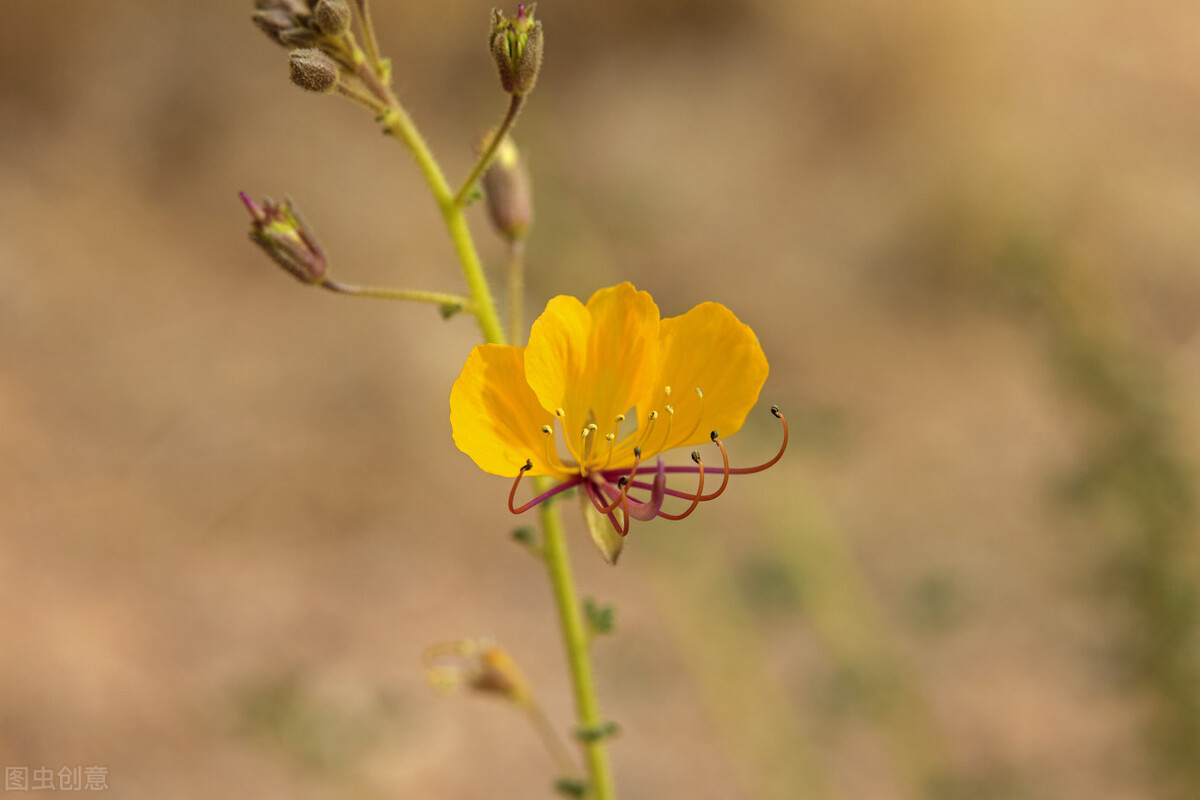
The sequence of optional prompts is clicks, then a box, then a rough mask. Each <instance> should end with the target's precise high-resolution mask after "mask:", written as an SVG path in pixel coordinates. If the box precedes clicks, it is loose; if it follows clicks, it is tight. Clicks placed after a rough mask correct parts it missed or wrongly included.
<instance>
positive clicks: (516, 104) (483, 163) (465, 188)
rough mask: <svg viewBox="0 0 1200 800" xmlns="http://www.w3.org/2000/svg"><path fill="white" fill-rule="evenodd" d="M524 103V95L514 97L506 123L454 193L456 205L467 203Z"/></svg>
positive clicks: (504, 122) (501, 124) (505, 117)
mask: <svg viewBox="0 0 1200 800" xmlns="http://www.w3.org/2000/svg"><path fill="white" fill-rule="evenodd" d="M524 102H525V97H524V96H523V95H516V94H514V95H513V96H512V101H511V102H509V104H508V113H507V114H505V115H504V121H503V122H501V123H500V127H499V128H497V129H496V132H495V133H494V134H493V135H492V140H491V141H490V142H488V146H487V148H486V149H485V150H484V151H483V153H482V154H481V155H480V156H479V160H478V161H476V162H475V166H473V167H471V172H470V173H469V174H468V175H467V178H466V180H464V181H463V182H462V186H460V187H458V191H457V192H455V193H454V205H456V206H462V205H463V203H464V202H466V199H467V194H468V193H469V192H470V191H471V188H472V187H473V186H475V184H476V183H477V182H478V181H479V176H480V175H482V174H483V173H484V170H486V169H487V168H488V165H489V164H491V163H492V159H493V158H495V156H496V151H497V150H499V149H500V143H501V142H503V141H504V137H505V135H506V134H507V133H508V132H509V130H511V129H512V126H513V123H514V122H516V121H517V114H519V113H521V106H522V104H524Z"/></svg>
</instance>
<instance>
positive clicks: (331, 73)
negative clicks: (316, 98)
mask: <svg viewBox="0 0 1200 800" xmlns="http://www.w3.org/2000/svg"><path fill="white" fill-rule="evenodd" d="M288 66H289V68H290V69H291V73H292V83H294V84H296V85H297V86H299V87H300V88H301V89H306V90H308V91H310V92H319V93H325V92H332V91H333V90H334V89H336V88H337V85H338V65H337V64H335V63H334V61H333V59H332V58H330V57H329V56H327V55H325V54H324V53H322V52H321V51H320V50H316V49H313V48H308V49H304V50H293V51H292V52H291V54H290V55H289V56H288Z"/></svg>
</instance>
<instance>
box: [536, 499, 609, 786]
mask: <svg viewBox="0 0 1200 800" xmlns="http://www.w3.org/2000/svg"><path fill="white" fill-rule="evenodd" d="M536 483H537V484H538V489H537V490H538V492H542V491H545V490H546V489H547V488H549V486H548V485H543V484H547V483H548V482H547V481H545V480H544V479H541V480H538V481H536ZM540 509H541V518H542V552H543V554H544V555H545V559H546V572H547V573H548V574H549V576H550V584H551V586H552V587H553V589H554V602H555V605H556V606H557V608H558V617H559V621H560V623H561V624H562V632H563V641H564V643H565V644H566V647H567V662H568V664H569V666H570V669H571V685H572V687H573V688H574V690H575V713H576V717H577V718H578V720H579V727H580V728H582V729H584V730H598V729H599V728H600V726H601V725H602V724H603V720H602V719H601V717H600V704H599V702H598V701H597V700H596V686H595V683H594V681H593V680H592V664H591V660H590V659H589V658H588V635H587V627H586V626H585V625H584V621H583V612H582V610H581V608H580V605H579V597H578V596H577V594H576V592H575V578H574V576H573V574H572V572H571V561H570V558H569V556H568V555H567V541H566V536H565V535H564V533H563V526H562V519H561V517H560V516H559V513H558V504H557V503H542V505H541V506H540ZM580 745H581V746H582V747H583V754H584V758H585V759H586V760H587V768H588V776H589V778H590V785H591V792H590V794H589V795H588V797H589V800H614V798H616V789H615V788H614V786H613V779H612V769H611V767H610V766H609V760H608V748H607V747H606V745H605V741H604V739H603V738H597V739H592V738H590V737H589V738H587V739H585V740H583V741H581V742H580Z"/></svg>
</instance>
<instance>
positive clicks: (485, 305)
mask: <svg viewBox="0 0 1200 800" xmlns="http://www.w3.org/2000/svg"><path fill="white" fill-rule="evenodd" d="M360 8H361V9H362V10H363V11H365V0H362V2H361V3H360ZM364 16H365V14H364ZM355 62H356V64H357V65H358V68H357V70H356V74H357V75H358V77H359V79H360V80H361V81H362V82H363V85H364V86H365V87H366V88H367V90H368V91H370V92H371V94H373V95H375V96H376V97H377V98H378V99H379V100H380V101H381V102H382V103H383V104H384V106H385V111H384V113H383V114H382V115H381V122H382V124H383V126H384V130H385V131H387V133H388V134H389V135H391V136H393V137H395V138H396V139H397V140H399V141H400V142H401V143H402V144H403V145H404V146H405V147H406V148H408V150H409V152H411V153H412V155H413V158H414V159H415V160H416V162H417V166H418V168H419V169H420V170H421V174H422V175H423V176H424V177H425V181H426V182H427V183H428V184H429V188H430V189H431V190H432V191H433V196H434V199H435V200H436V201H437V204H438V208H439V209H440V210H441V212H442V218H443V219H444V220H445V223H446V229H447V231H449V233H450V239H451V241H452V242H453V243H454V249H455V252H456V253H457V254H458V258H459V261H460V262H461V264H462V271H463V277H464V278H465V279H466V282H467V286H468V288H469V290H470V296H471V305H472V311H473V312H474V314H475V318H476V320H477V321H478V322H479V329H480V332H481V333H482V334H483V339H484V340H485V341H487V342H489V343H492V344H505V343H506V342H507V339H506V337H505V334H504V328H503V326H502V325H501V324H500V317H499V315H498V314H497V313H496V304H495V301H494V300H493V299H492V293H491V290H490V289H489V288H488V284H487V278H486V277H485V275H484V272H483V265H482V264H481V263H480V260H479V254H478V252H477V251H476V249H475V243H474V240H473V239H472V237H471V231H470V229H469V228H468V227H467V221H466V217H465V216H464V213H463V211H464V209H463V206H462V203H461V202H460V199H459V197H458V193H454V192H452V190H451V189H450V186H449V184H448V183H447V182H446V178H445V175H444V174H443V173H442V170H441V167H440V166H439V165H438V163H437V160H436V159H435V158H434V156H433V153H432V152H431V151H430V149H429V146H428V145H427V144H426V143H425V140H424V138H422V136H421V134H420V132H419V131H418V130H417V127H416V125H415V124H414V123H413V121H412V119H411V118H410V117H409V115H408V112H407V111H405V109H404V107H403V106H402V105H401V104H400V102H399V100H397V99H396V96H395V94H393V93H392V90H391V89H390V88H389V87H388V86H386V85H385V84H384V83H383V82H382V81H381V80H380V79H379V77H378V76H377V75H376V74H375V72H374V71H373V70H372V69H371V68H370V67H368V65H367V64H366V59H365V58H364V57H363V56H362V53H361V51H359V50H357V48H356V50H355ZM520 108H521V102H520V101H519V100H518V99H517V98H514V99H513V102H512V103H511V104H510V106H509V111H508V114H507V115H506V116H505V119H504V122H503V123H502V124H501V127H500V129H499V130H498V131H497V133H496V136H495V137H494V138H493V141H492V143H491V146H489V147H488V150H487V151H486V152H485V153H484V156H483V157H482V158H481V159H480V160H479V162H477V164H476V168H475V169H474V170H472V175H471V176H469V177H468V181H467V182H466V183H465V184H464V186H465V187H466V189H468V190H469V188H470V186H472V185H474V183H475V181H476V180H478V177H479V174H482V171H483V169H484V168H485V167H486V166H487V163H488V162H489V161H490V160H491V158H492V156H493V155H494V153H495V148H496V147H497V146H498V145H499V142H500V141H501V140H502V138H503V136H504V134H505V132H507V130H508V129H509V128H511V127H512V123H513V121H514V120H515V119H516V116H517V113H518V112H519V111H520ZM543 483H544V481H540V482H539V492H542V491H546V489H547V488H548V487H547V486H545V485H542V484H543ZM540 513H541V522H542V535H543V540H542V552H543V555H544V558H545V563H546V571H547V574H548V576H549V578H550V585H551V588H552V589H553V592H554V601H555V606H556V608H557V610H558V616H559V621H560V624H561V626H562V634H563V641H564V644H565V647H566V651H567V664H568V666H569V668H570V672H571V685H572V688H573V689H574V694H575V708H576V716H577V720H578V726H579V729H580V730H585V731H595V730H599V729H600V727H601V725H602V722H603V720H602V718H601V716H600V704H599V702H598V701H597V699H596V687H595V684H594V682H593V679H592V665H591V660H590V655H589V652H588V636H587V628H586V627H585V625H584V620H583V612H582V609H581V608H580V605H579V598H578V596H577V594H576V591H575V578H574V575H573V573H572V571H571V562H570V558H569V557H568V555H567V543H566V536H565V534H564V532H563V525H562V519H561V517H560V516H559V513H558V505H557V504H556V503H543V504H542V506H541V510H540ZM580 746H581V747H582V748H583V752H584V757H585V760H586V762H587V772H588V778H589V785H590V793H589V800H615V798H616V791H615V788H614V785H613V779H612V770H611V768H610V766H609V759H608V748H607V746H606V743H605V739H604V737H603V736H600V737H592V736H588V737H584V738H581V739H580Z"/></svg>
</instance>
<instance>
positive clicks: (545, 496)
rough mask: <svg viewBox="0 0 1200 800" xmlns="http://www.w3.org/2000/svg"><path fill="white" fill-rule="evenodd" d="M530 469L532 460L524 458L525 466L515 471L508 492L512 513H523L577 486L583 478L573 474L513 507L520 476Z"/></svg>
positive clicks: (509, 508) (509, 507) (509, 506)
mask: <svg viewBox="0 0 1200 800" xmlns="http://www.w3.org/2000/svg"><path fill="white" fill-rule="evenodd" d="M531 469H533V462H532V461H530V460H529V459H526V460H525V466H523V467H521V471H520V472H518V473H517V478H516V480H514V481H513V485H512V489H511V490H510V491H509V493H508V510H509V511H511V512H512V513H514V514H524V513H525V512H526V511H528V510H529V509H531V508H533V507H534V506H537V505H541V504H542V503H544V502H546V501H547V500H549V499H550V498H551V497H554V495H556V494H559V493H561V492H565V491H566V490H567V489H570V488H572V487H574V486H578V485H579V484H580V483H581V482H582V481H583V478H581V477H579V476H578V475H575V476H573V477H571V478H570V479H569V480H565V481H563V482H562V483H560V484H559V485H558V486H555V487H554V488H553V489H551V490H550V491H548V492H542V493H541V494H539V495H538V496H537V497H535V498H533V499H532V500H530V501H529V502H528V503H526V504H525V505H523V506H521V507H520V508H513V498H515V497H516V496H517V487H518V486H520V485H521V478H522V477H524V475H525V473H526V472H528V471H529V470H531Z"/></svg>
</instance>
